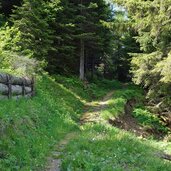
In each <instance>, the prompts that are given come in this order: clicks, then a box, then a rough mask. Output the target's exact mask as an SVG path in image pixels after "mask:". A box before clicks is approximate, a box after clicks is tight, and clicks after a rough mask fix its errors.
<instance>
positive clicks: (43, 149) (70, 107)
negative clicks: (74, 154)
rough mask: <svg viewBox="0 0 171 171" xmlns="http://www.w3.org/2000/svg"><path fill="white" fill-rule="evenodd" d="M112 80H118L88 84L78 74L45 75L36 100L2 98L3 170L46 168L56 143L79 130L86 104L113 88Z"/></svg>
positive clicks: (0, 137)
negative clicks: (75, 76) (72, 75)
mask: <svg viewBox="0 0 171 171" xmlns="http://www.w3.org/2000/svg"><path fill="white" fill-rule="evenodd" d="M55 80H56V81H55ZM108 83H110V84H112V85H113V83H114V82H107V83H105V81H102V83H101V84H100V83H98V84H95V83H93V84H89V85H88V86H87V87H85V86H84V84H83V83H82V82H80V81H79V80H78V79H76V78H74V77H73V78H65V77H61V76H55V79H54V78H53V79H52V78H51V77H49V76H47V75H44V76H43V77H41V78H39V79H38V81H37V83H36V87H37V88H36V89H37V90H36V96H35V97H34V98H33V99H21V100H6V101H1V102H0V170H1V171H11V170H13V171H15V170H16V171H18V170H21V171H30V170H38V169H40V168H43V167H44V164H45V161H46V158H47V156H48V155H49V152H50V151H51V150H52V148H53V146H54V144H57V143H58V141H59V140H60V139H62V138H63V137H64V136H65V135H66V134H67V133H69V132H70V131H73V130H74V131H76V130H79V129H78V126H77V122H78V120H79V118H80V116H81V115H82V111H83V106H84V103H85V102H86V101H88V100H91V98H92V96H94V98H100V97H101V96H103V95H104V94H105V93H106V92H107V91H108V90H110V89H111V88H112V89H113V87H111V86H107V87H106V86H105V84H108ZM99 90H100V91H101V94H100V93H98V92H99Z"/></svg>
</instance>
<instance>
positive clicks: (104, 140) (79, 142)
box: [62, 85, 171, 171]
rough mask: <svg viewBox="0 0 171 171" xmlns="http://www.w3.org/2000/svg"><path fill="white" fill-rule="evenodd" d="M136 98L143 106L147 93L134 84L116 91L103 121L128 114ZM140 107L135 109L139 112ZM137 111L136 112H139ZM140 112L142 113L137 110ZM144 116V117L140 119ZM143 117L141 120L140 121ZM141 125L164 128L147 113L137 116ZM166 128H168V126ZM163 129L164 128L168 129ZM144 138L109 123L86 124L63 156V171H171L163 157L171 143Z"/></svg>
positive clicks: (170, 163)
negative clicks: (129, 103)
mask: <svg viewBox="0 0 171 171" xmlns="http://www.w3.org/2000/svg"><path fill="white" fill-rule="evenodd" d="M130 99H136V102H137V105H139V106H140V105H141V106H142V105H143V100H144V97H143V92H142V90H141V89H139V88H138V87H136V86H134V85H127V86H126V87H124V88H123V89H121V88H119V87H118V89H115V92H114V95H113V97H112V98H111V99H110V100H108V101H107V102H106V103H107V104H106V106H105V107H104V108H103V109H102V110H101V111H100V112H101V116H102V117H103V119H105V120H108V119H109V118H113V117H118V116H119V115H123V114H124V106H125V104H126V102H127V100H130ZM136 108H137V106H135V110H136ZM135 110H134V112H135ZM137 112H138V111H137ZM140 115H141V116H140ZM133 116H134V117H135V115H134V114H133ZM140 118H141V119H140ZM137 121H138V122H139V124H141V122H143V123H148V124H151V126H154V128H156V127H155V126H156V124H157V126H158V128H163V125H161V122H159V119H158V118H157V117H154V116H153V115H151V114H150V113H148V115H147V112H146V110H145V108H144V110H142V111H139V116H137ZM164 128H165V129H166V127H164ZM164 128H163V129H164ZM149 138H150V139H143V138H141V137H136V136H135V135H133V134H132V133H129V132H126V131H124V130H121V129H118V128H116V127H112V126H110V125H107V124H106V122H101V123H98V124H97V123H96V124H86V125H84V126H82V127H81V132H80V135H79V136H78V137H77V138H76V139H74V140H73V141H71V142H70V143H69V145H68V146H67V147H66V149H65V151H64V154H63V162H62V170H63V171H66V170H67V171H125V170H129V171H157V170H158V171H160V170H162V171H169V170H170V168H171V162H168V161H166V160H164V159H161V158H160V157H159V154H160V153H161V152H166V153H170V154H171V143H169V142H162V141H155V140H152V139H151V137H149Z"/></svg>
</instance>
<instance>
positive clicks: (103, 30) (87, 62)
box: [0, 0, 171, 171]
mask: <svg viewBox="0 0 171 171" xmlns="http://www.w3.org/2000/svg"><path fill="white" fill-rule="evenodd" d="M0 73H8V74H12V75H15V76H20V77H23V76H24V77H32V76H33V77H35V78H36V79H37V82H38V88H37V89H38V90H37V91H38V98H37V101H36V100H35V101H36V103H37V102H38V101H40V104H39V105H41V104H44V103H46V100H45V99H44V100H43V95H42V94H41V93H43V91H45V92H46V91H47V86H48V83H47V82H49V84H50V85H51V86H52V87H53V89H52V92H46V93H45V92H44V94H46V98H47V99H49V102H48V103H49V104H48V105H49V106H47V110H48V111H51V110H52V109H51V108H52V107H53V108H58V107H60V108H61V111H59V113H60V112H61V113H62V114H64V113H65V110H63V108H65V107H67V106H68V104H71V105H72V107H71V106H70V107H68V111H67V112H66V113H72V112H73V113H74V114H73V115H74V116H68V114H67V117H69V118H70V117H71V118H72V117H73V118H74V119H75V118H77V112H81V106H82V105H83V104H82V101H81V102H80V101H78V99H77V98H75V96H74V95H73V94H77V93H78V92H79V93H78V94H79V96H80V99H86V100H87V101H90V99H89V98H91V97H92V98H97V99H98V98H102V96H104V95H105V93H107V92H108V91H109V90H112V86H111V85H113V87H115V86H116V89H117V85H118V84H119V86H120V89H122V88H123V89H124V88H125V87H128V91H127V90H126V92H124V91H123V92H122V90H121V92H122V93H125V94H124V95H123V94H122V93H121V92H120V90H119V95H120V96H121V97H122V98H123V97H124V99H122V100H123V101H124V103H125V101H127V100H130V99H131V100H132V98H134V100H135V101H136V103H137V101H138V105H139V106H143V107H142V108H143V109H141V110H140V109H136V110H135V113H136V112H137V113H140V114H139V116H140V115H141V116H140V120H143V117H142V115H143V114H144V113H145V114H147V116H145V117H149V118H150V119H151V118H152V119H154V118H155V119H154V120H155V121H154V125H155V124H156V125H158V123H160V124H161V123H162V126H161V129H162V131H163V130H164V132H165V133H166V132H168V130H167V131H165V130H166V127H167V129H168V128H169V129H170V128H171V105H170V103H171V91H170V88H171V1H170V0H110V1H107V0H0ZM45 73H46V74H45ZM47 73H48V74H47ZM42 75H43V76H42ZM45 75H46V76H45ZM47 75H49V76H47ZM40 77H46V78H45V80H44V81H40V80H41V78H40ZM49 77H53V79H54V80H56V81H57V82H59V83H60V84H62V85H63V86H64V87H65V89H63V88H62V87H61V86H60V85H58V86H57V85H56V84H54V85H55V86H57V87H58V88H59V89H60V91H61V92H63V91H64V92H65V91H66V92H65V93H64V92H63V93H61V94H60V93H59V97H61V96H64V100H65V101H66V102H62V103H61V106H60V105H59V106H58V105H56V104H55V103H56V102H55V100H56V101H58V103H60V100H59V99H56V97H55V95H54V96H52V98H53V99H52V98H50V94H51V95H52V94H53V92H55V88H54V85H53V83H52V82H53V81H52V80H53V79H49ZM70 78H71V80H72V81H71V80H70V81H69V79H70ZM114 80H117V81H114ZM39 82H40V83H39ZM42 82H43V83H42ZM39 84H40V85H41V84H42V85H43V84H44V86H43V87H41V86H40V85H39ZM114 84H115V85H114ZM105 85H107V86H108V87H107V88H104V87H105ZM136 85H138V86H136ZM74 86H75V87H77V89H78V90H75V89H74ZM129 86H130V87H131V88H130V87H129ZM100 87H101V89H100ZM137 87H138V90H137ZM70 88H71V90H72V91H73V92H74V93H71V94H70V95H69V97H68V98H71V99H72V100H73V102H71V101H69V100H68V99H67V98H66V99H65V96H66V94H67V90H66V89H70ZM129 88H130V89H129ZM133 89H135V92H134V90H133ZM140 89H141V90H140ZM50 91H51V90H50ZM69 91H70V90H69ZM75 91H76V93H75ZM83 91H85V92H83ZM97 91H98V93H97ZM139 91H142V92H141V93H139ZM137 92H138V93H137ZM84 93H85V94H84ZM117 93H118V92H117ZM117 93H116V94H117ZM136 93H137V94H136ZM86 94H88V95H90V94H91V95H90V96H91V97H90V96H88V95H86ZM133 94H134V95H133ZM140 94H141V95H140ZM135 96H137V97H135ZM61 98H62V100H63V97H61ZM114 98H116V99H117V95H116V96H115V97H114ZM54 99H55V100H54ZM142 99H143V100H142ZM122 100H121V101H122ZM140 101H141V102H140ZM74 102H75V103H76V104H74ZM21 103H23V105H24V106H27V102H21ZM25 103H26V104H25ZM30 103H31V106H34V100H33V101H32V102H30ZM50 103H52V104H51V105H50ZM121 103H122V102H121ZM17 105H18V104H17ZM39 105H38V104H37V106H36V105H35V107H36V108H37V107H38V106H39ZM75 105H78V109H77V108H76V106H75ZM2 106H3V104H2ZM14 106H15V105H14V104H13V102H11V111H12V110H14V109H15V107H14ZM63 106H65V107H63ZM121 106H122V105H121ZM39 107H40V106H39ZM39 107H38V108H39ZM122 107H123V106H122ZM0 108H1V107H0ZM26 108H27V107H26ZM33 108H34V107H33ZM71 108H72V110H71ZM123 108H124V107H123ZM6 109H7V108H4V106H3V109H2V111H3V110H4V111H6ZM28 110H29V109H27V111H28ZM36 110H37V109H36ZM53 110H54V111H53V113H55V112H56V111H55V109H53ZM122 110H123V109H122ZM122 110H119V109H118V111H117V112H120V113H122V112H121V111H122ZM131 110H132V109H131ZM42 111H43V109H42ZM45 111H46V110H45ZM76 111H77V112H76ZM112 111H113V110H112ZM143 112H144V113H143ZM40 113H41V112H40ZM40 113H39V114H40ZM142 113H143V114H142ZM43 114H44V115H46V114H45V113H44V112H43ZM32 115H33V114H32ZM104 115H105V117H108V116H106V115H108V114H104ZM109 115H110V114H109ZM137 115H138V114H137ZM154 115H155V116H154ZM139 116H138V117H139ZM3 117H4V116H3V114H2V116H1V114H0V126H2V125H3V124H4V123H5V122H6V121H4V122H2V123H1V118H3ZM32 117H33V122H35V123H36V124H38V125H39V124H40V125H41V124H42V125H43V124H45V125H46V124H47V123H46V122H45V120H46V119H47V118H48V116H47V118H43V116H41V117H42V118H43V119H42V120H43V122H42V123H41V119H40V120H39V121H40V122H39V121H34V119H35V118H34V116H32ZM51 117H52V116H51ZM63 117H64V116H63ZM141 117H142V118H141ZM61 118H62V117H61ZM61 118H60V119H61ZM74 119H73V120H74ZM77 119H78V118H77ZM77 119H76V120H77ZM108 119H109V118H108ZM7 120H8V119H7ZM52 120H53V119H52V118H51V120H50V121H49V122H50V123H51V122H53V121H52ZM24 121H25V120H24V119H23V122H24ZM109 121H111V118H110V119H109ZM11 122H13V120H10V119H9V120H8V123H9V124H11ZM28 122H30V123H31V121H28ZM57 122H58V123H60V121H57ZM61 122H62V121H61ZM112 122H113V121H112ZM118 122H119V121H118ZM150 122H151V121H150ZM66 123H69V121H67V120H66V121H65V124H66ZM65 124H64V125H63V126H64V127H67V125H65ZM163 125H164V127H163ZM40 127H41V126H40ZM47 127H48V124H47ZM61 127H62V126H61ZM3 129H4V127H3ZM3 129H2V130H3ZM11 129H12V128H11V127H9V130H8V131H9V132H10V130H11ZM34 129H37V128H36V127H35V128H34ZM42 129H43V128H42ZM48 129H49V130H51V128H50V126H49V128H48ZM68 129H69V128H68ZM89 129H90V128H86V131H87V130H89ZM93 129H95V130H96V131H97V130H98V128H93ZM40 130H41V129H40ZM40 130H39V131H40ZM44 130H45V129H44ZM8 131H7V132H8ZM31 131H32V130H31ZM65 131H66V132H67V131H68V130H65ZM1 132H2V131H1V128H0V135H1ZM9 132H8V133H9ZM109 132H110V131H109ZM114 132H115V131H114ZM151 132H153V131H151ZM46 133H47V134H48V131H47V132H46ZM46 133H45V134H46ZM9 134H10V133H9ZM52 134H53V133H52ZM92 134H94V133H92ZM158 134H159V133H158ZM10 136H11V139H13V134H10ZM50 136H51V137H53V136H54V135H49V137H50ZM81 136H82V138H83V137H84V136H83V135H81ZM86 136H88V134H86ZM35 137H36V135H35ZM11 139H10V140H9V142H11V143H12V141H11ZM33 139H34V138H33ZM80 139H81V138H80ZM47 141H48V140H46V141H45V142H44V144H46V143H47ZM53 141H54V140H53ZM79 141H80V142H81V140H79ZM35 143H38V142H35ZM1 144H3V148H4V149H6V151H8V150H9V149H10V148H8V147H7V144H8V143H6V141H5V140H4V139H3V140H2V141H1V139H0V145H1ZM10 145H11V146H12V144H10ZM51 145H52V144H51ZM79 145H80V144H78V146H79ZM71 146H72V144H71ZM0 147H1V146H0ZM143 147H144V148H145V145H144V146H143ZM28 148H29V149H30V148H31V147H28ZM37 148H39V147H38V145H37ZM43 148H45V147H43V145H42V149H43ZM73 148H74V145H73ZM80 148H81V147H80ZM86 148H88V147H86ZM94 148H95V147H94ZM7 149H8V150H7ZM69 150H70V149H69ZM6 151H5V150H4V152H3V150H2V152H1V151H0V159H1V158H2V159H3V158H5V157H4V156H8V155H7V154H6ZM9 151H10V150H9ZM78 151H79V150H78ZM11 153H14V154H15V155H14V156H15V157H16V156H17V155H16V154H17V152H16V151H15V152H14V151H11ZM30 153H31V152H30ZM33 153H34V152H33ZM44 153H45V152H44ZM25 154H27V153H25ZM36 154H37V155H40V158H41V154H39V152H37V153H36V152H35V154H34V155H35V156H36ZM42 154H43V153H42ZM34 155H32V154H30V156H34ZM14 156H12V157H14ZM42 156H43V155H42ZM27 157H28V156H27ZM27 157H26V158H27ZM67 157H68V158H67V159H65V160H64V164H63V168H64V170H68V168H67V167H66V165H67V164H68V163H67V162H69V161H70V157H69V155H68V156H67ZM6 158H8V157H6ZM28 158H29V157H28ZM28 158H27V159H25V160H28ZM30 158H31V157H30ZM30 158H29V160H30V162H31V159H30ZM35 158H36V157H35ZM3 160H4V159H3ZM13 160H15V162H16V159H14V158H11V159H9V161H8V160H7V161H5V160H4V161H5V162H4V161H3V162H4V163H5V164H4V163H3V162H2V164H3V167H4V168H5V167H6V168H8V166H9V165H10V164H9V163H10V162H11V163H12V164H11V165H15V167H16V168H15V167H14V168H12V166H11V165H10V166H9V167H11V168H12V169H11V170H18V169H19V168H20V169H21V170H22V167H23V169H25V170H29V169H30V168H29V167H28V165H29V164H28V163H25V164H24V163H22V161H21V160H22V157H21V156H20V161H17V162H18V163H19V164H18V163H17V162H16V163H15V162H14V163H15V164H14V163H13ZM36 160H37V159H35V161H34V162H33V163H34V164H33V165H34V166H36V165H37V166H39V167H40V165H41V164H40V163H38V161H39V159H38V161H36ZM118 160H119V159H118ZM170 160H171V159H170ZM40 161H41V160H40ZM8 162H9V163H8ZM36 162H37V163H36ZM96 162H97V161H96ZM21 163H22V164H21ZM85 163H86V162H85ZM97 163H98V162H97ZM156 163H157V162H156ZM0 164H1V162H0ZM18 165H20V166H18ZM22 165H23V166H22ZM68 165H69V164H68ZM75 165H76V164H75ZM97 165H98V164H97ZM128 165H129V164H128ZM140 165H141V164H140ZM37 166H36V167H35V168H36V169H37ZM18 167H19V168H18ZM74 167H75V166H74V165H72V167H71V168H72V169H73V170H74ZM79 167H81V166H79ZM99 167H101V166H99ZM124 167H127V166H124ZM156 167H157V166H156ZM162 167H163V168H164V170H166V171H167V167H166V166H162ZM162 167H160V166H159V168H161V169H162ZM35 168H34V169H35ZM118 168H119V167H118ZM168 168H169V167H168ZM34 169H33V170H34ZM36 169H35V170H36ZM72 169H71V170H72ZM110 169H111V168H110ZM110 169H109V168H107V170H110ZM122 169H123V168H122ZM132 169H133V170H136V168H131V167H130V170H132ZM143 169H144V168H143ZM145 169H147V168H145ZM148 169H149V170H150V167H149V168H148ZM148 169H147V170H148ZM155 169H158V168H152V170H155ZM0 170H1V168H0ZM31 170H32V169H31ZM69 170H70V169H69ZM83 170H87V171H89V170H93V169H92V168H91V169H90V168H88V166H87V168H83ZM94 170H95V169H94ZM96 170H99V169H98V168H96ZM102 170H103V169H102ZM128 170H129V169H128ZM4 171H5V170H4Z"/></svg>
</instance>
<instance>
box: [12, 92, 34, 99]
mask: <svg viewBox="0 0 171 171" xmlns="http://www.w3.org/2000/svg"><path fill="white" fill-rule="evenodd" d="M31 97H32V93H29V94H26V95H25V96H24V97H23V96H22V95H17V96H12V97H11V99H14V100H18V99H21V98H26V99H27V98H31Z"/></svg>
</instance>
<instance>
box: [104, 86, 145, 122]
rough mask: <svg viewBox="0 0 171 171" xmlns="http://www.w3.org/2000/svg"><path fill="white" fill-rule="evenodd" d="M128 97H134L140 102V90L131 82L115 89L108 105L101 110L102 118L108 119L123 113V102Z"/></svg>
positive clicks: (141, 97) (141, 98) (124, 102)
mask: <svg viewBox="0 0 171 171" xmlns="http://www.w3.org/2000/svg"><path fill="white" fill-rule="evenodd" d="M130 99H136V101H137V103H140V102H142V100H143V96H142V90H141V89H140V88H138V87H137V86H134V85H131V84H130V85H127V86H126V87H125V88H120V87H118V88H117V89H115V91H114V94H113V97H112V98H111V99H110V100H109V101H108V102H107V103H108V105H107V106H106V108H105V109H104V110H102V111H101V116H102V118H103V119H105V120H108V119H110V118H115V117H117V116H119V115H123V114H124V108H125V104H126V102H127V101H128V100H130Z"/></svg>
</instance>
